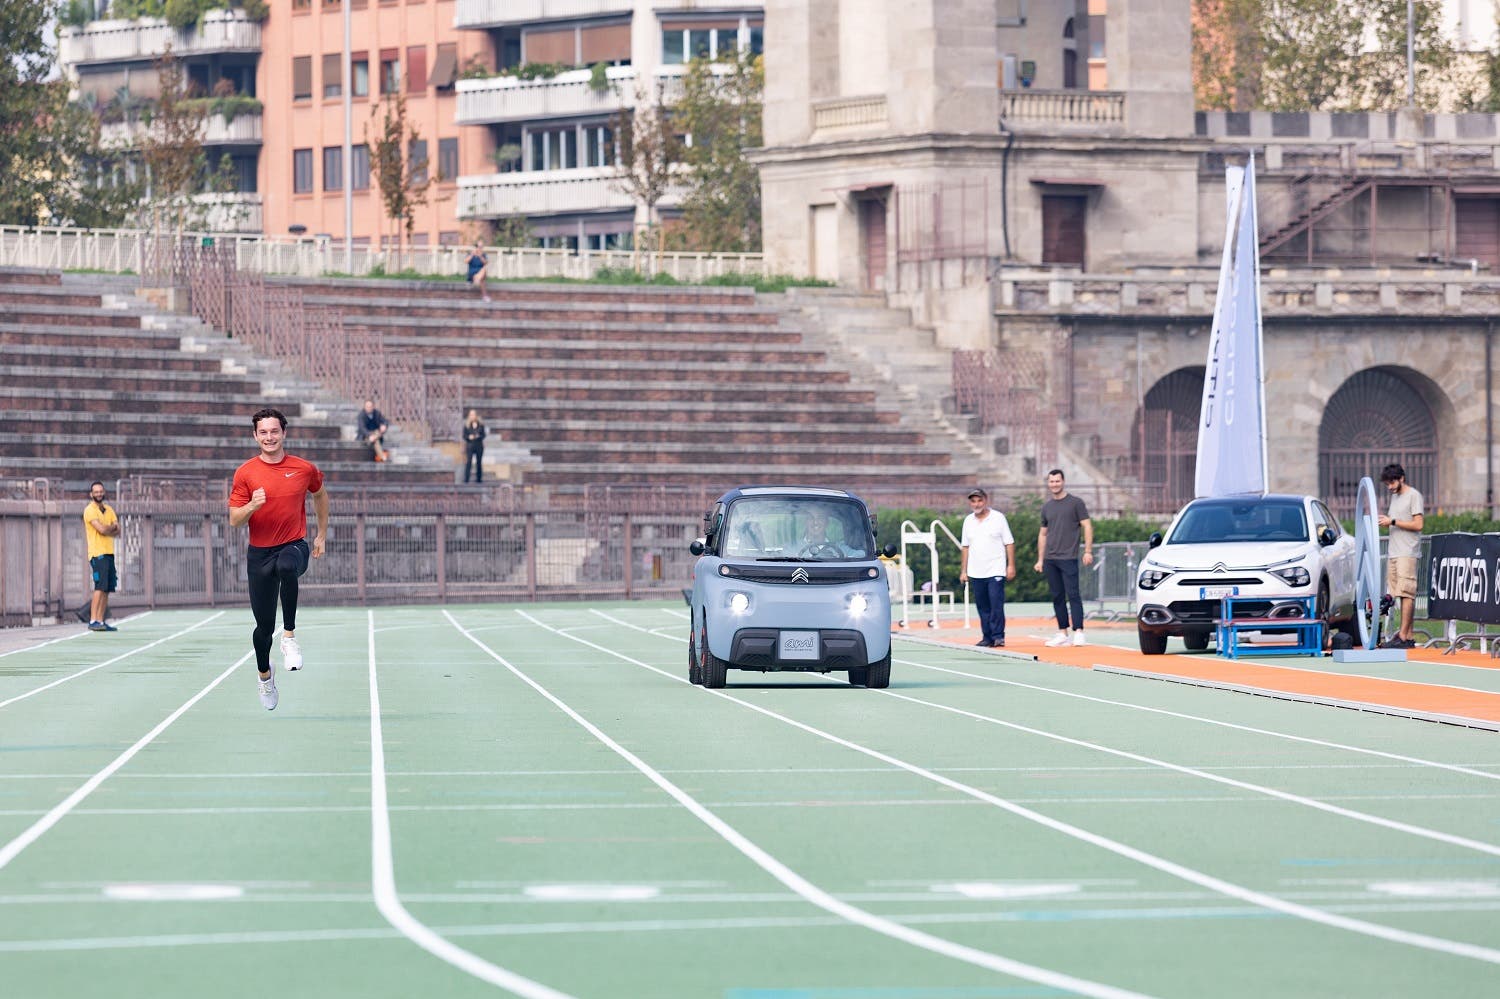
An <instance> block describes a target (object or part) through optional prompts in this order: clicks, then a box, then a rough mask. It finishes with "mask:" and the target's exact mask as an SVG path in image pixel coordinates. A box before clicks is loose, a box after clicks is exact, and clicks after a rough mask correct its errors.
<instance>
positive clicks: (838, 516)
mask: <svg viewBox="0 0 1500 999" xmlns="http://www.w3.org/2000/svg"><path fill="white" fill-rule="evenodd" d="M723 530H724V541H723V548H722V550H723V552H724V554H725V555H730V556H736V557H740V558H753V559H761V560H768V561H777V560H782V561H808V562H838V561H843V560H845V559H869V558H874V557H875V556H874V553H873V551H872V548H873V546H874V538H873V537H872V536H871V534H870V527H869V521H867V520H866V519H865V513H864V510H863V508H861V507H860V506H859V505H858V504H857V503H851V502H850V501H848V500H846V499H835V498H831V497H830V498H826V499H825V498H823V497H819V496H746V497H743V498H741V499H739V500H737V501H736V502H735V503H734V504H733V505H732V506H731V507H730V508H729V512H728V514H727V515H726V516H725V518H724V528H723Z"/></svg>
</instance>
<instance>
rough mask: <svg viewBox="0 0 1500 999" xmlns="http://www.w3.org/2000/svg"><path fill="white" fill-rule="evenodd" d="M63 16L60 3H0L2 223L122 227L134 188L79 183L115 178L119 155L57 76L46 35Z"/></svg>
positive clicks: (13, 0) (89, 112)
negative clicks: (104, 144)
mask: <svg viewBox="0 0 1500 999" xmlns="http://www.w3.org/2000/svg"><path fill="white" fill-rule="evenodd" d="M61 13H63V5H62V3H61V2H60V0H43V2H36V0H0V177H3V178H4V183H0V223H3V224H6V225H69V224H79V223H81V222H87V223H89V224H94V225H118V224H120V222H121V221H123V219H124V215H125V212H126V210H127V209H128V206H129V205H130V204H132V203H133V200H134V197H133V194H132V193H131V189H130V188H129V187H128V186H125V185H122V186H119V187H116V186H113V185H111V186H109V187H106V188H105V189H103V190H102V191H99V192H95V191H93V190H91V189H90V187H89V185H87V184H86V183H83V182H82V181H83V180H85V179H86V178H87V176H88V175H103V176H106V177H111V176H113V175H114V174H115V173H116V172H117V171H116V166H117V165H118V162H119V159H120V157H119V155H118V154H117V153H114V152H109V151H105V150H101V149H100V148H99V123H98V120H97V117H96V116H95V115H94V114H93V113H92V110H91V109H90V108H88V107H86V106H84V105H82V104H70V103H69V102H68V83H67V81H66V80H64V79H62V78H61V77H60V76H58V75H57V74H56V73H55V72H54V67H55V63H56V53H55V52H54V51H53V49H52V48H51V47H50V46H49V45H48V44H47V41H46V37H45V34H44V32H45V29H46V27H47V25H48V24H49V23H51V22H52V21H53V20H54V19H55V18H57V17H58V16H59V15H60V14H61Z"/></svg>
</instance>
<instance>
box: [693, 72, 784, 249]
mask: <svg viewBox="0 0 1500 999" xmlns="http://www.w3.org/2000/svg"><path fill="white" fill-rule="evenodd" d="M682 90H683V92H682V98H681V100H679V101H678V102H677V103H676V105H675V106H674V108H673V114H674V118H673V120H674V122H675V124H676V126H677V127H678V128H680V129H681V130H682V131H683V132H685V133H686V134H688V135H690V136H692V143H691V144H690V145H689V146H687V147H686V148H685V149H684V150H683V155H682V159H683V163H684V166H685V170H684V177H683V179H684V181H685V183H686V186H687V189H688V193H687V196H686V198H684V199H683V203H682V219H683V223H684V224H685V225H686V227H687V233H688V241H689V243H690V244H691V245H692V246H693V248H694V249H698V250H716V251H720V252H725V253H747V252H755V251H758V250H760V247H761V239H760V236H761V233H760V172H759V170H757V169H756V167H755V165H754V164H753V163H751V162H750V161H749V160H748V159H746V158H745V150H746V149H750V148H755V147H758V146H760V145H762V141H763V140H762V130H761V121H762V114H763V107H764V101H763V95H764V91H765V69H764V66H763V64H762V62H761V59H760V57H759V56H757V55H754V54H752V53H749V52H744V53H735V54H734V55H732V56H731V57H730V58H729V59H727V60H721V61H719V62H710V61H709V60H707V59H701V58H700V59H694V60H693V61H692V62H691V63H690V64H689V65H688V70H687V73H686V74H685V75H684V76H683V78H682Z"/></svg>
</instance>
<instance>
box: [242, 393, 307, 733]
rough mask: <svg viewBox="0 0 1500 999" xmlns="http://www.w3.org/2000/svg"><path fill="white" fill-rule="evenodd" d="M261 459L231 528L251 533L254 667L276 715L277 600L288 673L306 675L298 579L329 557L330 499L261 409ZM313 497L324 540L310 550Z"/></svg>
mask: <svg viewBox="0 0 1500 999" xmlns="http://www.w3.org/2000/svg"><path fill="white" fill-rule="evenodd" d="M250 425H251V427H252V428H254V432H255V444H256V446H257V447H258V448H259V449H260V453H259V454H257V455H256V456H255V457H254V458H251V459H250V460H249V461H247V462H245V463H244V464H243V465H241V466H240V467H239V468H238V469H236V470H235V473H234V486H233V487H232V488H231V489H230V491H229V526H230V527H242V526H244V525H245V524H249V525H250V545H249V549H248V552H247V554H246V557H245V574H246V576H247V577H249V581H250V610H251V612H252V613H254V615H255V632H254V634H253V635H252V638H251V640H252V642H253V643H254V645H255V665H256V667H257V668H258V669H259V670H260V703H261V704H262V705H263V706H264V707H265V709H266V710H267V711H274V710H275V709H276V703H277V701H278V700H279V696H278V694H277V692H276V675H275V672H274V671H273V670H272V668H271V636H272V635H274V634H275V633H276V600H277V598H278V597H280V599H281V620H282V624H283V625H284V630H283V632H282V635H281V660H282V665H284V666H285V667H286V668H287V669H288V670H298V669H301V668H302V650H301V649H300V648H298V646H297V639H296V637H295V632H296V630H297V579H298V577H300V576H301V575H302V574H303V573H304V572H306V571H307V560H308V556H309V555H311V557H312V558H322V557H323V543H324V541H325V540H327V537H328V492H327V490H325V489H324V488H323V473H322V472H320V471H318V466H316V465H314V464H313V463H312V462H310V461H306V460H304V459H302V458H298V457H297V456H296V455H291V454H287V453H286V417H285V416H282V415H281V413H280V412H279V411H277V410H274V409H262V410H260V411H259V412H257V413H256V414H255V415H254V416H252V417H251V418H250ZM309 494H311V496H312V500H313V512H314V513H316V514H317V517H318V533H317V534H316V535H314V536H313V541H312V547H311V548H309V547H308V544H307V504H306V497H307V496H308V495H309Z"/></svg>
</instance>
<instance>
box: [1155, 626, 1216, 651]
mask: <svg viewBox="0 0 1500 999" xmlns="http://www.w3.org/2000/svg"><path fill="white" fill-rule="evenodd" d="M1182 644H1183V645H1186V646H1187V647H1188V651H1189V652H1202V651H1203V650H1204V649H1207V648H1208V632H1206V631H1184V632H1183V633H1182ZM1142 651H1145V650H1144V647H1143V648H1142Z"/></svg>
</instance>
